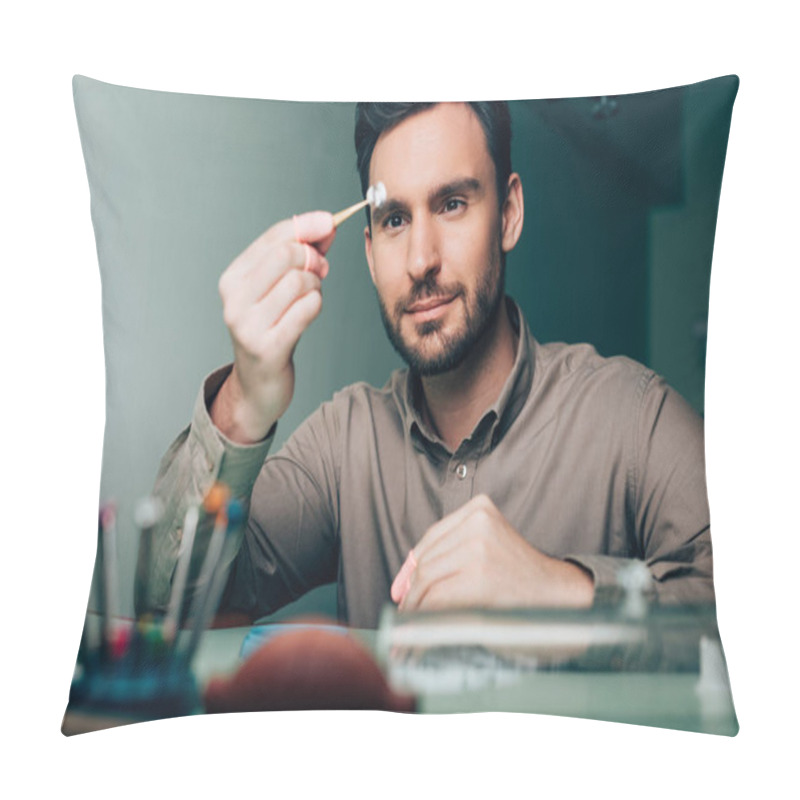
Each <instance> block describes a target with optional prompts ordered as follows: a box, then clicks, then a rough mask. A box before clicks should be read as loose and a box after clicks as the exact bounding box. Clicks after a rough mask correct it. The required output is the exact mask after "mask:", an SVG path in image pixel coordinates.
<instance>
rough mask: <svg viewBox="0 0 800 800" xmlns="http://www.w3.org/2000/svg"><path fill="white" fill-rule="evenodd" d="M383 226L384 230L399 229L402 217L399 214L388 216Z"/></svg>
mask: <svg viewBox="0 0 800 800" xmlns="http://www.w3.org/2000/svg"><path fill="white" fill-rule="evenodd" d="M383 224H384V227H386V228H399V227H400V226H401V225H402V224H403V217H402V216H401V215H400V214H389V216H388V217H386V219H385V220H384V221H383Z"/></svg>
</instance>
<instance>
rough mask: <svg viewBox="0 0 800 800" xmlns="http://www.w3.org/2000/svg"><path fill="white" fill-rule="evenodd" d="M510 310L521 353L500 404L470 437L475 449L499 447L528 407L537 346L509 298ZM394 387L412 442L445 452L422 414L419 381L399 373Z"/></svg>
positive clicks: (406, 374)
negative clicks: (502, 439)
mask: <svg viewBox="0 0 800 800" xmlns="http://www.w3.org/2000/svg"><path fill="white" fill-rule="evenodd" d="M506 308H507V309H508V315H509V318H510V319H511V324H512V325H513V327H514V330H515V332H517V333H518V334H519V339H518V341H517V352H516V356H515V358H514V364H513V366H512V367H511V372H510V373H509V375H508V377H507V378H506V381H505V383H504V384H503V388H502V390H501V392H500V394H499V395H498V397H497V400H496V401H495V402H494V403H493V404H492V405H491V406H490V407H489V408H488V409H486V412H485V413H484V414H483V415H482V416H481V418H480V420H479V421H478V423H477V424H476V425H475V428H474V429H473V431H472V433H471V434H470V436H469V437H468V439H470V440H471V441H472V444H473V446H482V445H483V444H484V443H486V442H487V441H488V442H489V446H494V445H495V444H497V442H498V441H499V440H500V438H501V437H502V436H503V435H504V434H505V432H506V431H507V430H508V429H509V427H511V424H512V423H513V422H514V420H515V419H516V418H517V416H518V415H519V412H520V410H521V409H522V407H523V406H524V405H525V401H526V400H527V398H528V393H529V392H530V388H531V384H532V383H533V363H534V348H535V345H536V342H535V340H534V338H533V336H532V335H531V332H530V329H529V328H528V324H527V322H526V321H525V318H524V316H523V315H522V310H521V309H520V307H519V306H518V305H517V303H516V302H515V301H514V300H512V299H511V298H510V297H506ZM392 383H393V390H394V395H395V397H396V398H397V401H398V404H399V406H400V411H401V414H402V416H403V421H404V425H405V428H406V431H407V432H408V433H409V435H410V436H411V438H412V441H415V440H416V439H417V438H421V439H422V440H424V441H425V442H428V443H430V444H435V445H437V446H439V447H442V448H444V443H443V442H442V441H441V440H440V439H439V437H438V436H436V434H434V433H433V431H431V430H430V429H429V428H428V426H427V425H426V424H425V422H424V420H423V419H422V415H421V413H420V412H419V408H420V405H419V397H420V390H421V387H420V384H419V378H418V377H416V376H415V375H413V374H412V373H411V370H409V369H408V368H406V369H402V370H398V371H397V372H396V373H395V375H394V376H393V380H392ZM482 449H483V448H482ZM445 450H446V448H445Z"/></svg>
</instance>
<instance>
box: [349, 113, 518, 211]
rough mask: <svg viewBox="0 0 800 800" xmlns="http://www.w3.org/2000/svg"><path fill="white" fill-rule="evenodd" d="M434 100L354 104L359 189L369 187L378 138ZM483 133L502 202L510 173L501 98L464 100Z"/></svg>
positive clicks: (505, 116)
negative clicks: (370, 170)
mask: <svg viewBox="0 0 800 800" xmlns="http://www.w3.org/2000/svg"><path fill="white" fill-rule="evenodd" d="M435 105H438V104H437V103H356V130H355V142H356V165H357V167H358V174H359V177H360V178H361V192H362V194H364V195H366V193H367V188H368V187H369V164H370V161H371V160H372V151H373V150H374V149H375V143H376V142H377V141H378V137H379V136H380V135H381V134H382V133H384V132H385V131H388V130H390V129H391V128H393V127H394V126H395V125H397V124H399V123H400V122H402V121H403V120H404V119H406V118H407V117H410V116H412V115H413V114H418V113H419V112H420V111H425V110H426V109H429V108H433V106H435ZM468 105H469V107H470V108H471V109H472V110H473V111H474V112H475V115H476V116H477V117H478V120H479V121H480V123H481V127H482V128H483V132H484V133H485V134H486V144H487V146H488V148H489V155H490V156H491V157H492V161H494V169H495V174H496V176H497V197H498V202H499V203H500V204H501V205H502V203H504V202H505V199H506V192H507V190H508V176H509V175H510V174H511V115H510V113H509V111H508V104H507V103H506V102H504V101H492V102H481V103H468Z"/></svg>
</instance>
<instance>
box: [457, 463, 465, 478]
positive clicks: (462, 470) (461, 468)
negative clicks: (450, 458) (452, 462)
mask: <svg viewBox="0 0 800 800" xmlns="http://www.w3.org/2000/svg"><path fill="white" fill-rule="evenodd" d="M456 475H458V477H459V478H460V479H461V480H462V481H463V480H464V478H466V477H467V465H466V464H459V465H458V466H457V467H456Z"/></svg>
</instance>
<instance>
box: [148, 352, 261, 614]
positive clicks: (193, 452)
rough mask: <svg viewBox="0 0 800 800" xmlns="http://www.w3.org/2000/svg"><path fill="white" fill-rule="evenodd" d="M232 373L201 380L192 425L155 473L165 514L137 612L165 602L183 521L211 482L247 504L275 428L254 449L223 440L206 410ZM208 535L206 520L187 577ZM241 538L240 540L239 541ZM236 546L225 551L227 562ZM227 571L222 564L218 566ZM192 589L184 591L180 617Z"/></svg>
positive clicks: (223, 370) (160, 607)
mask: <svg viewBox="0 0 800 800" xmlns="http://www.w3.org/2000/svg"><path fill="white" fill-rule="evenodd" d="M230 371H231V365H228V366H227V367H223V368H221V369H219V370H217V371H216V372H214V373H212V374H211V375H210V376H208V377H207V378H206V380H205V381H204V383H203V386H202V388H201V390H200V392H199V393H198V396H197V400H196V402H195V405H194V411H193V414H192V420H191V423H190V425H189V426H188V427H187V428H185V429H184V430H183V431H181V433H180V434H179V435H178V437H177V438H176V439H175V441H174V442H173V443H172V444H171V445H170V447H169V449H168V450H167V452H166V454H165V455H164V457H163V459H162V460H161V466H160V468H159V472H158V475H157V477H156V482H155V488H154V490H153V493H154V495H155V496H156V497H158V498H159V500H160V501H161V503H162V504H163V509H164V513H163V514H162V517H161V520H160V521H159V523H158V525H157V527H156V530H155V531H154V537H153V554H152V566H151V569H150V581H149V587H148V592H149V595H148V597H139V596H137V597H136V598H135V605H136V609H137V612H141V611H144V610H149V611H162V612H163V611H164V610H165V609H166V607H167V604H168V602H169V593H170V583H171V580H172V574H173V572H174V570H175V566H176V564H177V561H178V553H179V549H180V543H181V537H182V535H183V521H184V517H185V515H186V511H187V509H188V508H189V507H190V506H192V505H199V504H200V503H202V501H203V497H204V496H205V495H206V493H207V492H208V490H209V489H210V488H211V486H212V485H213V484H214V482H215V481H220V482H222V483H225V484H226V485H227V486H228V488H229V489H230V491H231V495H232V496H233V497H236V498H238V499H239V500H240V501H241V502H242V503H243V504H244V507H245V514H247V510H248V507H249V503H250V496H251V492H252V489H253V485H254V483H255V480H256V478H257V476H258V473H259V470H260V469H261V466H262V464H263V463H264V459H265V458H266V456H267V453H268V451H269V448H270V445H271V444H272V441H273V438H274V434H275V428H274V427H273V429H272V430H271V431H270V433H269V434H268V435H267V437H266V438H265V439H264V440H263V441H262V442H259V443H257V444H254V445H238V444H235V443H234V442H232V441H230V440H229V439H227V438H226V437H225V436H224V435H223V434H222V433H221V432H220V431H219V430H218V429H217V428H216V427H215V426H214V423H213V422H212V421H211V417H210V416H209V413H208V405H209V404H210V403H211V401H212V400H213V398H214V397H215V396H216V394H217V392H218V391H219V389H220V387H221V386H222V384H223V383H224V381H225V379H226V378H227V377H228V375H229V374H230ZM210 534H211V521H210V520H206V519H203V515H202V514H201V521H200V523H199V524H198V528H197V532H196V534H195V543H194V547H193V548H192V563H191V566H190V573H189V574H190V576H193V575H197V573H198V572H199V567H198V562H199V561H200V560H201V559H202V556H203V555H204V553H205V545H206V544H207V542H208V538H209V537H210ZM240 538H241V536H240ZM236 550H237V547H234V548H232V549H230V550H228V549H227V548H226V552H227V554H228V563H230V559H232V558H233V557H234V556H235V554H236ZM223 566H227V565H223ZM192 590H193V587H192V585H191V583H190V585H189V586H187V592H186V600H185V602H184V612H185V611H186V609H187V608H188V606H189V601H190V599H191V594H192Z"/></svg>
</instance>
